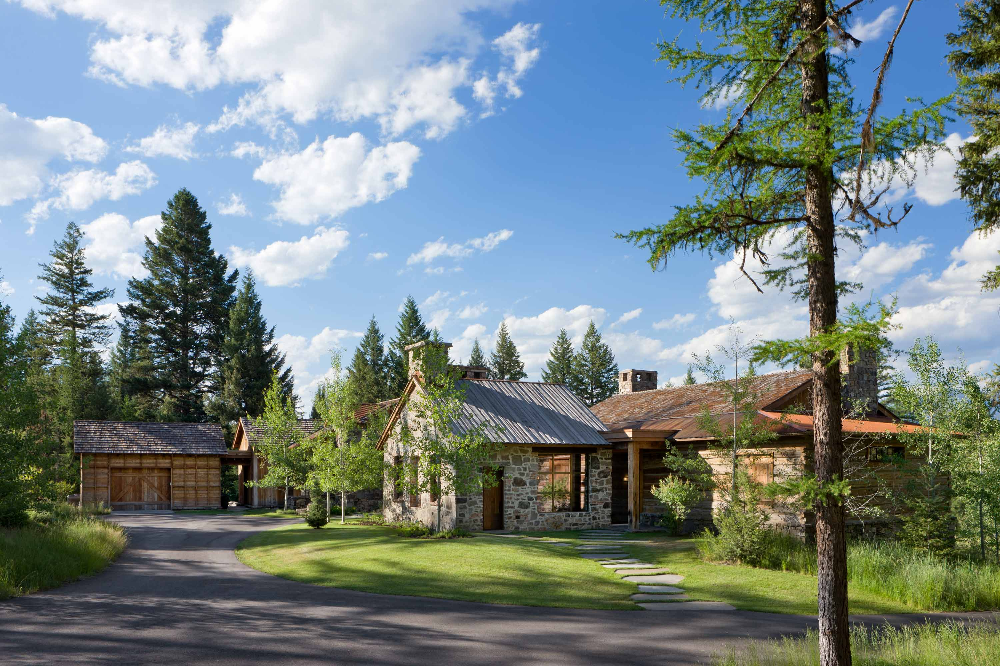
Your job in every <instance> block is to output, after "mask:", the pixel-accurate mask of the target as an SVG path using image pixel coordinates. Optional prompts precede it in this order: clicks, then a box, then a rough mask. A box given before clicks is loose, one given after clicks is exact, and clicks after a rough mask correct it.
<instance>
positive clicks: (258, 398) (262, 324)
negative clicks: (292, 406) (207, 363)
mask: <svg viewBox="0 0 1000 666" xmlns="http://www.w3.org/2000/svg"><path fill="white" fill-rule="evenodd" d="M222 359H223V362H222V391H221V395H220V396H219V398H218V400H216V401H215V402H214V403H213V409H212V413H213V415H214V416H216V417H217V418H218V419H219V421H220V422H221V423H222V424H223V426H226V425H231V424H235V423H236V420H237V419H239V418H240V417H243V416H259V415H260V414H262V413H263V411H264V395H265V394H266V393H267V389H268V387H269V386H270V385H271V377H272V376H274V375H277V376H278V381H279V382H280V383H281V385H282V387H283V390H284V392H285V397H286V398H288V397H291V396H292V395H293V390H292V389H293V387H292V369H291V367H285V355H284V354H283V353H281V350H279V349H278V345H277V344H276V343H275V342H274V327H273V326H271V327H268V325H267V320H266V319H264V315H263V313H262V312H261V302H260V297H259V296H258V294H257V287H256V281H255V280H254V276H253V273H252V272H248V273H247V274H246V275H245V276H243V283H242V285H241V286H240V290H239V292H238V293H237V294H236V299H235V300H234V301H233V304H232V306H231V307H230V308H229V326H228V328H227V329H226V337H225V339H224V340H223V342H222Z"/></svg>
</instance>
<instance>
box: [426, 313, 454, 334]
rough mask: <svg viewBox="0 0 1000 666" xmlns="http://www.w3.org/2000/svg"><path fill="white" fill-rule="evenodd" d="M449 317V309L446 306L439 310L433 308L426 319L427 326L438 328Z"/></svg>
mask: <svg viewBox="0 0 1000 666" xmlns="http://www.w3.org/2000/svg"><path fill="white" fill-rule="evenodd" d="M450 318H451V310H449V309H448V308H442V309H440V310H435V311H434V312H432V313H431V318H430V319H428V320H427V327H428V328H432V329H433V328H436V329H438V330H440V329H441V328H442V327H443V326H444V325H445V322H447V321H448V319H450Z"/></svg>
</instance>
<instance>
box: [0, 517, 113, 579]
mask: <svg viewBox="0 0 1000 666" xmlns="http://www.w3.org/2000/svg"><path fill="white" fill-rule="evenodd" d="M39 519H41V520H39ZM125 543H126V537H125V532H124V531H123V530H122V528H121V527H119V526H118V525H115V524H113V523H108V522H105V521H103V520H98V519H95V518H91V517H87V516H81V515H80V514H75V515H73V514H72V513H66V512H65V511H63V510H61V509H59V510H57V511H55V512H46V514H45V515H44V516H37V517H36V520H34V521H33V522H32V523H31V524H29V525H28V526H27V527H22V528H16V529H9V530H2V529H0V599H6V598H8V597H14V596H19V595H22V594H30V593H32V592H36V591H38V590H44V589H47V588H50V587H56V586H57V585H61V584H62V583H66V582H68V581H71V580H74V579H76V578H79V577H81V576H88V575H91V574H94V573H96V572H98V571H100V570H101V569H103V568H104V567H105V566H107V565H108V564H109V563H110V562H111V561H112V560H114V559H115V558H116V557H118V555H120V554H121V552H122V551H123V550H124V549H125Z"/></svg>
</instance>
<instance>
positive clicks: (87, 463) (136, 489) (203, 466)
mask: <svg viewBox="0 0 1000 666" xmlns="http://www.w3.org/2000/svg"><path fill="white" fill-rule="evenodd" d="M73 450H74V452H75V453H76V454H77V455H78V456H79V458H80V501H81V502H82V503H85V504H104V505H105V506H109V507H110V508H111V509H112V510H115V511H140V510H146V511H148V510H169V509H216V508H218V507H219V506H220V504H221V498H222V489H221V484H220V472H221V468H220V458H221V457H222V456H224V455H225V454H226V443H225V439H223V435H222V428H221V427H220V426H219V425H218V424H214V423H134V422H121V421H75V422H74V423H73Z"/></svg>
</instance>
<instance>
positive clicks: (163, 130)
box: [125, 123, 201, 161]
mask: <svg viewBox="0 0 1000 666" xmlns="http://www.w3.org/2000/svg"><path fill="white" fill-rule="evenodd" d="M200 128H201V126H200V125H198V124H196V123H185V124H183V125H177V126H176V127H167V126H166V125H160V126H159V127H157V128H156V130H155V131H154V132H153V133H152V134H151V135H149V136H147V137H144V138H142V139H139V143H137V144H135V145H133V146H128V147H127V148H125V150H126V151H128V152H130V153H139V154H141V155H145V156H146V157H176V158H177V159H179V160H184V161H187V160H189V159H191V158H192V157H196V155H195V152H194V136H195V134H197V133H198V130H199V129H200Z"/></svg>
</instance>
